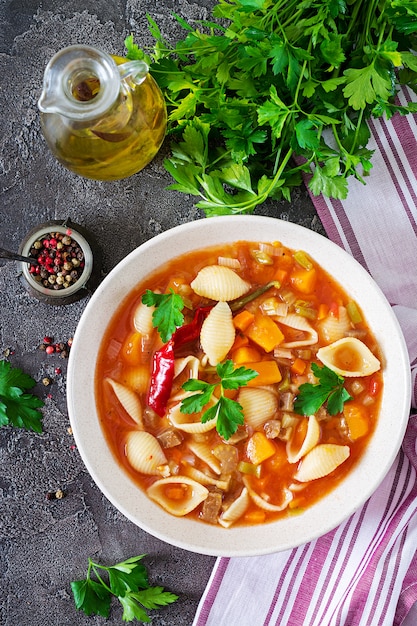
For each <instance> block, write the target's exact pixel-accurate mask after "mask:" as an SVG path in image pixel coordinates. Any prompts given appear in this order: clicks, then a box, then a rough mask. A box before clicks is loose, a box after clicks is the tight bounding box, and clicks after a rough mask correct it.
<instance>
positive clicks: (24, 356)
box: [0, 0, 322, 626]
mask: <svg viewBox="0 0 417 626" xmlns="http://www.w3.org/2000/svg"><path fill="white" fill-rule="evenodd" d="M210 5H211V3H210V1H209V0H198V2H194V3H193V2H187V1H186V0H178V1H177V2H175V3H174V2H173V1H172V0H167V1H166V2H157V1H156V0H66V1H65V2H64V1H60V0H0V66H1V67H0V180H1V187H0V202H1V204H0V246H2V247H5V248H9V249H14V250H17V248H18V245H19V242H20V241H21V240H22V239H23V237H24V236H25V234H26V233H27V232H28V231H29V230H30V229H31V228H32V227H33V226H35V225H36V224H38V223H41V222H44V221H46V220H50V219H65V218H67V217H70V218H72V219H73V220H74V221H76V222H78V223H80V224H82V225H83V226H85V227H87V228H88V229H90V230H91V231H92V232H93V233H94V235H95V236H96V238H97V239H98V240H99V242H100V245H101V248H102V251H103V260H104V271H105V272H108V271H110V270H111V269H112V268H113V267H114V266H115V265H116V263H117V262H118V261H120V260H121V259H122V258H123V257H124V256H125V255H126V254H127V253H129V252H130V251H131V250H133V249H134V248H135V247H136V246H138V245H139V244H141V243H142V242H143V241H145V240H147V239H148V238H150V237H152V236H153V235H155V234H157V233H159V232H161V231H163V230H166V229H167V228H169V227H171V226H174V225H176V224H180V223H183V222H187V221H189V220H193V219H196V218H198V217H202V215H201V214H200V213H199V212H198V210H197V209H196V208H195V207H194V206H193V199H192V198H191V197H187V196H184V195H182V194H179V193H177V192H173V191H167V190H166V186H167V185H168V184H169V183H170V182H171V179H170V176H169V175H168V174H167V172H166V171H165V170H164V168H163V166H162V156H163V153H164V151H166V150H167V149H168V148H167V147H166V146H164V147H163V149H162V151H161V153H160V155H159V156H158V157H157V158H156V159H155V160H154V161H153V162H152V163H151V164H150V165H149V166H148V167H147V168H146V169H145V170H143V171H142V172H141V173H139V174H137V175H135V176H133V177H131V178H130V179H127V180H124V181H118V182H112V183H102V182H96V181H91V180H85V179H82V178H80V177H77V176H76V175H74V174H71V173H70V172H68V171H66V170H65V169H64V168H63V167H62V166H61V165H59V164H58V163H57V162H56V161H55V160H54V158H53V157H52V156H51V155H50V153H49V152H48V150H47V148H46V145H45V142H44V140H43V137H42V135H41V132H40V127H39V116H38V111H37V106H36V102H37V99H38V97H39V94H40V89H41V83H42V77H43V71H44V67H45V65H46V63H47V61H48V60H49V59H50V57H51V56H52V55H53V54H54V53H55V52H56V51H57V50H58V49H60V48H62V47H64V46H66V45H70V44H74V43H89V44H92V45H95V46H96V47H99V48H101V49H104V50H106V51H108V52H112V53H121V52H122V51H123V40H124V38H125V36H126V35H127V34H128V33H129V32H133V33H134V35H135V39H136V40H137V41H140V42H141V43H142V44H152V39H151V37H150V36H149V35H148V34H147V29H146V26H145V14H146V12H149V13H150V14H151V15H152V17H153V18H154V19H155V20H157V22H158V23H159V25H160V26H161V28H162V30H163V32H164V35H165V36H166V37H168V38H171V39H172V40H174V39H175V36H176V34H177V32H178V30H177V29H178V25H177V24H175V23H174V21H173V19H172V18H171V17H170V11H171V10H175V11H176V12H177V13H179V14H181V15H183V16H184V17H187V18H191V19H197V18H207V17H209V12H208V11H209V7H210ZM258 213H260V214H266V215H271V216H276V217H280V218H282V219H287V220H291V221H293V222H298V223H301V224H303V225H304V226H307V227H309V228H313V229H315V230H319V231H321V230H322V229H321V224H320V222H319V220H318V218H317V216H316V214H315V211H314V209H313V207H312V204H311V202H310V200H309V198H308V195H307V193H306V191H305V190H304V189H300V190H299V191H298V192H296V193H295V194H294V198H293V202H292V204H291V205H289V204H287V203H286V202H274V203H272V202H271V203H267V204H266V205H264V206H262V207H260V208H259V209H258ZM86 302H87V300H86V299H84V300H82V301H80V302H78V303H75V304H71V305H69V306H65V307H51V306H48V305H46V304H41V303H39V302H38V301H37V300H35V299H33V298H31V297H30V296H29V295H28V294H27V292H26V291H25V290H24V289H23V287H22V285H21V283H20V282H19V280H18V267H17V265H16V264H14V263H5V262H3V261H1V260H0V359H2V358H7V359H8V360H9V361H10V362H11V363H12V365H13V366H15V367H21V368H22V369H24V370H25V371H26V372H27V373H29V374H31V375H32V376H33V377H34V378H35V380H36V381H38V384H37V386H36V387H35V392H36V393H37V394H39V395H40V396H41V397H42V398H43V399H44V401H45V408H44V432H43V433H42V434H34V433H30V432H27V431H24V430H17V429H13V428H11V427H3V428H1V429H0V624H3V625H4V626H64V625H65V624H70V625H71V626H82V625H86V626H87V625H90V626H92V625H94V624H97V625H98V624H102V623H106V624H108V625H109V626H113V625H116V624H121V623H122V621H121V611H120V609H119V608H118V607H117V606H116V605H114V606H113V608H112V612H111V617H110V619H109V620H108V621H105V620H104V619H103V618H100V617H86V616H85V615H84V614H83V613H81V612H77V611H76V610H75V607H74V604H73V600H72V596H71V592H70V582H71V581H72V580H76V579H79V578H82V577H84V575H85V571H86V567H87V558H88V556H94V557H96V558H97V559H99V560H101V561H102V562H103V563H105V564H106V563H107V564H111V563H114V562H116V561H119V560H123V559H125V558H127V557H129V556H133V555H136V554H142V553H146V554H147V555H148V556H147V557H146V559H145V561H144V562H145V564H146V565H147V566H148V568H149V571H150V576H151V580H152V582H153V583H154V584H159V585H162V586H164V587H166V588H167V589H169V590H171V591H172V592H175V593H177V594H178V595H179V596H180V598H179V600H178V602H177V603H176V604H174V605H172V606H170V607H166V608H164V609H161V610H160V611H154V612H152V624H154V625H155V626H163V625H169V626H188V625H191V624H192V621H193V617H194V614H195V611H196V608H197V604H198V602H199V600H200V597H201V595H202V593H203V591H204V587H205V584H206V582H207V580H208V577H209V575H210V572H211V569H212V566H213V563H214V559H213V558H211V557H207V556H203V555H197V554H193V553H189V552H186V551H183V550H180V549H177V548H175V547H172V546H169V545H167V544H165V543H163V542H161V541H159V540H157V539H155V538H153V537H152V536H150V535H148V534H147V533H145V532H144V531H142V530H141V529H139V528H137V527H136V526H135V525H133V524H132V523H131V522H129V521H128V520H127V519H125V518H124V516H123V515H122V514H121V513H119V512H118V511H117V510H116V509H115V508H114V507H113V506H112V505H111V504H110V503H109V502H108V501H107V500H106V498H105V497H104V496H103V495H102V494H101V492H100V491H99V490H98V489H97V487H96V486H95V484H94V482H93V481H92V479H91V477H90V476H89V474H88V472H87V470H86V469H85V467H84V465H83V463H82V461H81V459H80V457H79V454H78V452H77V450H76V448H74V446H73V444H74V442H73V439H72V437H71V435H70V434H69V433H68V430H67V429H68V427H69V420H68V414H67V408H66V398H65V391H66V390H65V380H66V378H65V377H66V366H67V361H66V360H65V359H62V358H59V357H58V356H57V355H52V356H48V355H46V354H45V353H44V352H41V351H40V350H39V349H38V346H39V344H40V343H41V342H42V339H43V337H44V336H45V335H50V336H52V337H54V339H55V341H63V342H65V341H66V340H67V339H68V338H70V337H71V336H72V335H73V334H74V331H75V329H76V326H77V322H78V320H79V318H80V316H81V314H82V312H83V310H84V307H85V305H86ZM86 358H88V354H86ZM56 368H61V369H62V373H56V372H55V369H56ZM45 376H46V377H50V378H51V379H52V384H51V385H50V386H48V387H45V386H43V385H42V383H41V381H42V379H43V378H44V377H45ZM59 488H60V489H62V490H63V491H64V492H65V497H64V498H63V499H61V500H54V501H49V500H47V499H46V497H45V496H46V493H47V492H49V491H51V490H52V491H55V490H57V489H59ZM225 626H226V625H225ZM227 626H230V625H227ZM254 626H256V625H254Z"/></svg>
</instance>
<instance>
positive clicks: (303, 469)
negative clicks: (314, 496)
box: [294, 443, 350, 483]
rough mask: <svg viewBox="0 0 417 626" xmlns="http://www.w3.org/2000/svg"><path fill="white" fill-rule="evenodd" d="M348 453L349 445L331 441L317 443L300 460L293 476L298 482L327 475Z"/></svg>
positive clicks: (347, 456) (342, 461) (344, 459)
mask: <svg viewBox="0 0 417 626" xmlns="http://www.w3.org/2000/svg"><path fill="white" fill-rule="evenodd" d="M349 455H350V448H349V446H339V445H337V444H333V443H322V444H319V445H318V446H316V447H315V448H313V449H312V450H310V452H309V453H308V454H307V455H306V456H305V457H304V459H303V460H302V461H301V463H300V466H299V468H298V470H297V472H296V474H295V476H294V478H295V479H296V480H298V481H299V482H300V483H307V482H309V481H310V480H316V479H317V478H322V477H323V476H327V475H328V474H330V473H331V472H333V470H335V469H336V468H337V467H339V465H341V464H342V463H344V462H345V461H346V459H347V458H349Z"/></svg>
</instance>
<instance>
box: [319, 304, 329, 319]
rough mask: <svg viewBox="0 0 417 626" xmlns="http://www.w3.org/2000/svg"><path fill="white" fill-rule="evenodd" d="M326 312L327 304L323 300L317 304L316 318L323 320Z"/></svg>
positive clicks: (327, 311) (327, 309)
mask: <svg viewBox="0 0 417 626" xmlns="http://www.w3.org/2000/svg"><path fill="white" fill-rule="evenodd" d="M328 313H329V306H328V305H327V304H326V303H325V302H322V303H321V304H320V306H319V310H318V313H317V319H318V320H323V319H324V318H325V317H327V315H328Z"/></svg>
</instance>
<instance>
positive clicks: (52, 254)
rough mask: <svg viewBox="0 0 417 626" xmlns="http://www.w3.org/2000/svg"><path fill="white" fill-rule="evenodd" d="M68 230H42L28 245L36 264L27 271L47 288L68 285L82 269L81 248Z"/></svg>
mask: <svg viewBox="0 0 417 626" xmlns="http://www.w3.org/2000/svg"><path fill="white" fill-rule="evenodd" d="M71 234H72V231H71V230H70V229H68V231H67V234H65V235H64V234H63V233H58V232H50V233H46V234H43V235H42V236H41V237H39V239H37V240H36V241H35V242H34V243H33V244H32V246H31V249H30V251H29V256H31V257H33V258H34V259H36V260H37V261H38V265H31V266H30V268H29V273H30V274H31V275H32V278H33V279H34V280H36V282H39V283H41V284H42V285H43V287H46V288H47V289H51V290H58V289H68V287H70V286H71V285H73V284H74V283H75V282H77V280H78V279H79V278H80V276H81V274H82V273H83V270H84V252H83V250H82V248H81V246H80V245H79V244H78V243H77V241H76V240H75V239H72V237H71V236H70V235H71ZM45 343H47V342H45Z"/></svg>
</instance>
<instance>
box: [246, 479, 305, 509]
mask: <svg viewBox="0 0 417 626" xmlns="http://www.w3.org/2000/svg"><path fill="white" fill-rule="evenodd" d="M243 484H244V485H245V487H246V488H247V490H248V493H249V496H250V498H251V499H252V500H253V501H254V503H255V504H256V505H257V506H259V508H260V509H263V510H264V511H270V512H278V511H283V510H284V509H286V508H287V506H288V505H289V503H290V502H291V500H292V499H293V497H294V496H293V494H292V493H291V491H290V490H289V489H284V500H283V502H282V504H271V503H270V502H268V501H267V500H265V499H264V498H262V497H261V496H260V495H259V494H258V493H256V491H255V490H254V489H252V487H251V485H250V482H249V479H248V477H247V476H244V477H243Z"/></svg>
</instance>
